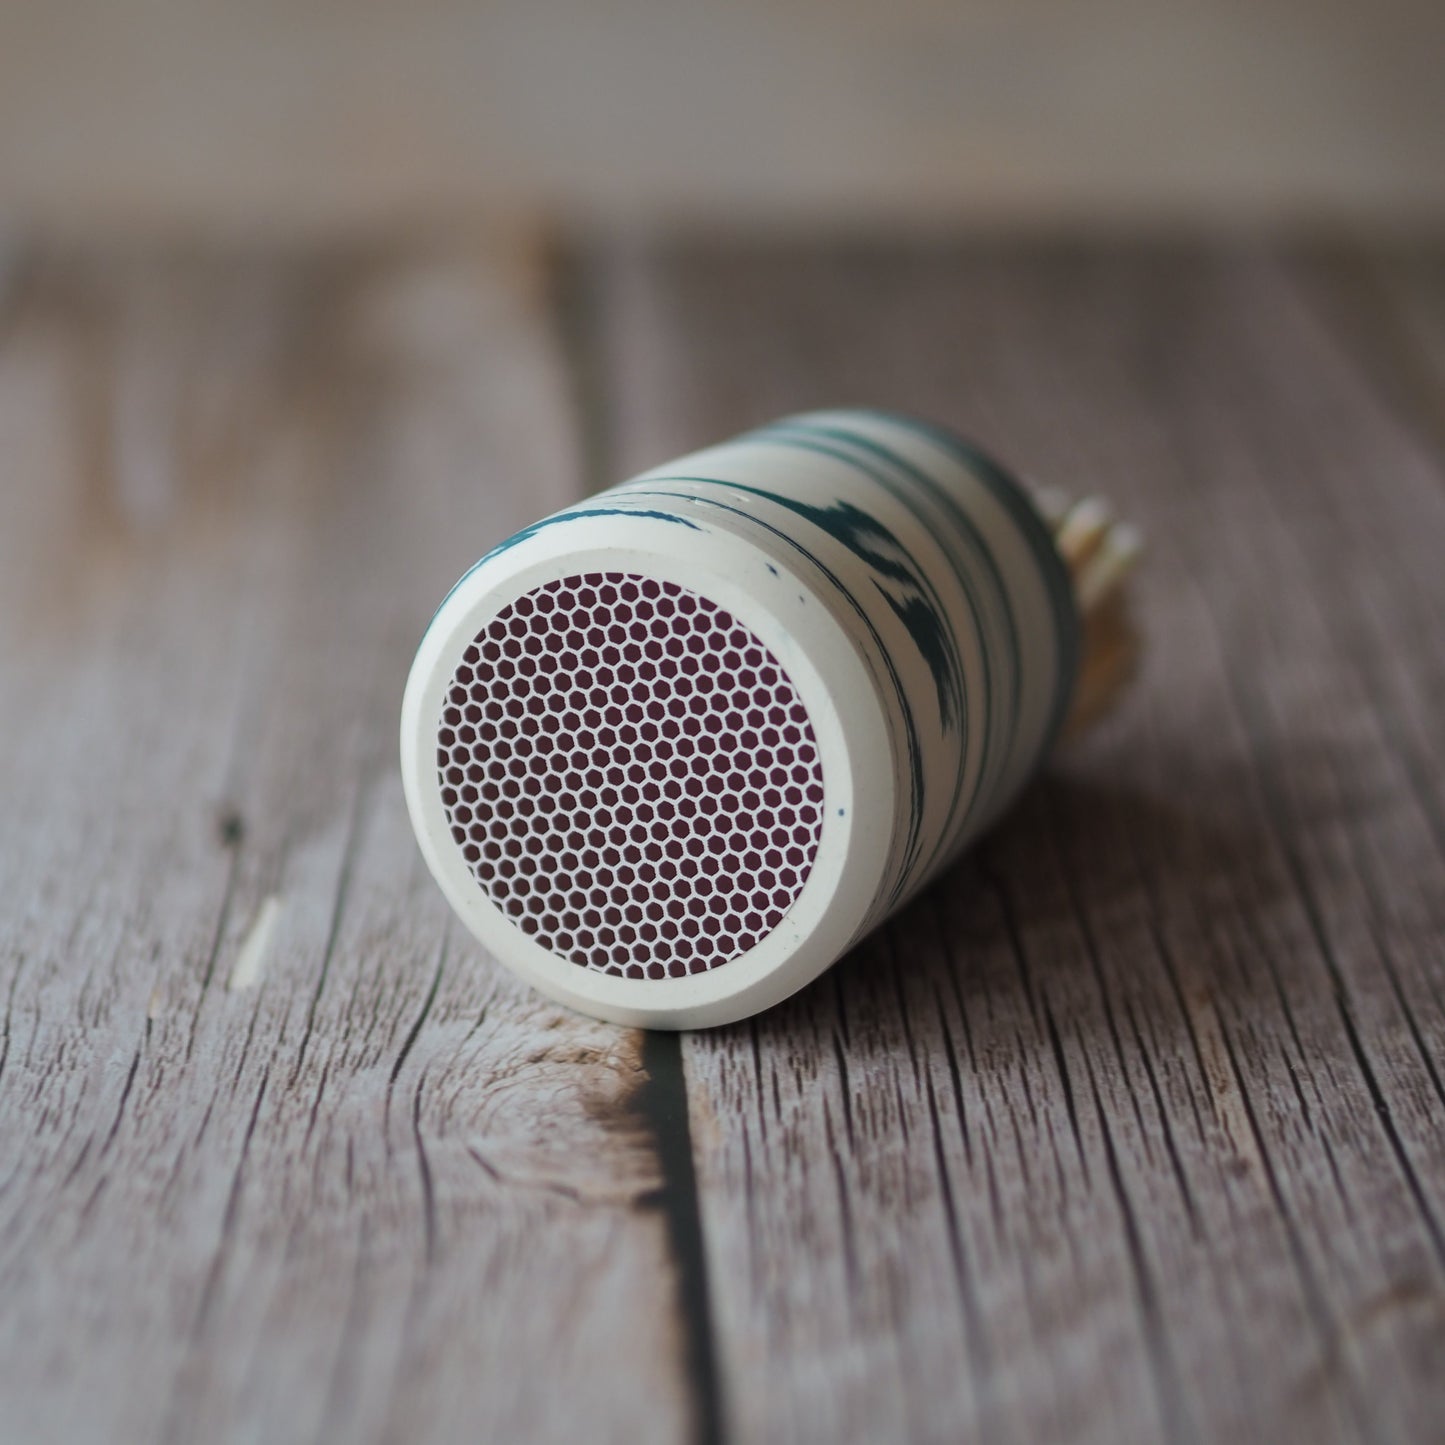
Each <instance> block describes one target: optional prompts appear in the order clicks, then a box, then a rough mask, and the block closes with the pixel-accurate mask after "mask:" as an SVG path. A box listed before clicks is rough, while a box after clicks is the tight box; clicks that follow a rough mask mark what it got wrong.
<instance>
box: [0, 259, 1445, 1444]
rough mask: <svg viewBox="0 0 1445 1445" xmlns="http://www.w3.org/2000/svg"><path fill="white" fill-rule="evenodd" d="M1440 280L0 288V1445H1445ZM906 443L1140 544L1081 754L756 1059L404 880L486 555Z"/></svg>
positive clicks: (937, 275)
mask: <svg viewBox="0 0 1445 1445" xmlns="http://www.w3.org/2000/svg"><path fill="white" fill-rule="evenodd" d="M1441 274H1442V272H1441V270H1440V263H1439V261H1438V258H1437V257H1436V256H1435V254H1434V253H1433V252H1429V251H1428V250H1425V249H1421V250H1420V251H1419V252H1418V253H1412V254H1406V253H1405V252H1402V251H1398V250H1395V251H1386V250H1384V249H1374V250H1367V251H1366V252H1364V253H1354V254H1346V253H1340V254H1338V255H1336V256H1334V257H1333V258H1331V259H1330V260H1329V261H1328V264H1325V263H1324V262H1322V261H1321V259H1320V258H1319V257H1318V256H1316V255H1310V256H1304V257H1295V256H1293V255H1291V256H1288V257H1283V258H1281V257H1279V256H1276V255H1273V254H1271V253H1269V252H1266V251H1263V250H1260V249H1256V248H1251V247H1247V246H1240V247H1237V248H1231V247H1215V248H1185V247H1176V248H1168V247H1154V248H1144V247H1127V246H1110V247H1100V246H1090V247H1084V246H1060V245H1056V246H1037V247H1033V248H1026V247H1004V246H1002V245H993V246H989V245H977V244H975V245H969V246H958V247H952V246H946V245H941V244H940V245H934V246H909V245H892V246H878V247H871V248H870V247H852V248H848V247H841V246H813V245H802V244H798V245H794V246H783V245H779V246H773V247H757V246H752V247H743V246H724V247H717V248H710V247H708V246H704V245H700V244H691V245H679V246H675V247H653V246H649V245H646V244H635V245H630V244H619V245H617V246H614V247H607V248H602V249H601V250H598V251H594V252H588V251H585V250H584V251H579V252H578V253H577V256H576V262H575V264H574V265H572V266H571V267H570V268H568V270H567V272H566V273H565V274H562V275H557V274H555V273H554V272H553V271H552V270H551V269H550V268H549V266H548V265H547V263H546V261H545V259H544V258H543V257H542V256H541V255H540V254H539V253H538V252H537V250H536V248H535V247H528V246H515V247H507V246H487V247H480V246H465V245H455V246H451V247H430V248H429V247H424V246H420V245H417V246H412V247H407V248H404V249H400V250H392V251H375V252H344V251H325V252H316V253H301V252H288V251H278V252H264V251H254V250H252V251H245V252H236V253H231V254H222V253H217V252H209V253H186V252H156V251H144V250H142V251H133V252H126V251H122V250H115V249H108V250H97V251H90V252H59V251H55V250H46V251H41V252H39V253H32V252H28V251H26V250H24V249H23V248H21V249H18V250H17V249H15V248H13V247H11V248H7V250H6V253H5V264H4V265H3V266H0V459H3V462H4V465H5V468H6V476H5V480H4V484H3V485H0V737H3V739H4V741H5V747H4V749H3V750H0V796H3V797H4V799H5V803H6V808H5V813H4V817H3V820H0V877H3V878H4V879H5V883H6V889H5V907H4V909H3V910H0V999H3V1003H0V1440H6V1441H8V1440H11V1439H13V1440H17V1441H21V1440H23V1441H26V1442H29V1441H32V1440H39V1441H49V1440H57V1441H58V1440H64V1441H67V1442H69V1441H79V1442H87V1441H92V1440H104V1441H106V1442H130V1441H188V1440H192V1439H215V1440H232V1439H253V1438H256V1439H264V1440H267V1441H272V1440H275V1441H291V1440H297V1441H301V1440H316V1439H332V1438H343V1439H357V1440H361V1441H379V1442H386V1441H396V1440H408V1441H412V1440H415V1441H448V1440H475V1439H496V1440H522V1439H525V1440H543V1441H545V1440H563V1439H568V1440H571V1439H575V1438H587V1439H589V1440H590V1439H600V1440H619V1441H621V1440H627V1441H629V1442H631V1441H637V1440H642V1441H648V1440H658V1441H668V1442H672V1441H681V1440H685V1439H693V1440H698V1441H722V1440H739V1441H744V1440H766V1441H774V1440H799V1441H827V1442H830V1445H832V1442H855V1441H856V1442H860V1445H861V1442H870V1445H871V1442H874V1441H880V1440H918V1441H933V1440H938V1441H950V1442H951V1441H957V1440H980V1441H1001V1442H1011V1441H1017V1442H1034V1441H1041V1442H1047V1441H1051V1440H1069V1441H1095V1440H1098V1441H1107V1442H1111V1445H1112V1442H1127V1441H1133V1440H1154V1439H1160V1438H1168V1439H1171V1440H1179V1441H1201V1442H1202V1441H1215V1440H1230V1441H1239V1442H1252V1441H1270V1442H1275V1441H1279V1440H1292V1439H1297V1438H1311V1439H1317V1440H1319V1441H1320V1442H1322V1445H1323V1442H1328V1441H1361V1440H1381V1441H1400V1442H1410V1445H1414V1442H1420V1445H1424V1442H1426V1441H1431V1440H1433V1439H1434V1438H1436V1437H1437V1436H1438V1433H1439V1420H1440V1419H1441V1418H1442V1416H1445V1386H1442V1385H1441V1383H1440V1379H1439V1369H1438V1361H1439V1359H1440V1355H1441V1350H1442V1348H1445V951H1442V944H1441V940H1442V938H1445V886H1442V883H1445V876H1442V875H1445V870H1442V867H1441V859H1442V853H1445V775H1442V769H1441V765H1440V760H1439V759H1440V744H1441V729H1440V722H1439V720H1440V718H1441V717H1442V716H1445V651H1442V649H1441V647H1440V645H1439V641H1438V637H1439V627H1440V621H1441V618H1442V617H1445V571H1442V569H1441V567H1440V565H1439V561H1438V558H1439V555H1440V548H1441V541H1442V538H1445V488H1442V485H1441V482H1442V476H1441V473H1442V456H1445V430H1442V429H1441V428H1440V426H1439V424H1438V423H1439V418H1440V416H1441V413H1440V410H1439V396H1440V394H1441V379H1442V376H1445V371H1442V369H1441V363H1440V362H1439V361H1438V357H1440V356H1445V350H1442V349H1441V347H1442V344H1445V343H1442V337H1445V323H1442V319H1441V318H1442V317H1445V308H1442V306H1441V304H1440V297H1441V295H1442V292H1441V290H1440V282H1439V278H1440V276H1441ZM850 402H865V403H875V404H882V405H890V404H891V405H899V406H903V407H906V408H909V409H912V410H916V411H919V412H922V413H925V414H931V415H934V416H937V417H939V418H940V419H943V420H946V421H952V422H955V423H957V424H959V425H960V426H962V427H964V428H965V429H966V430H968V431H970V432H972V433H973V434H975V435H976V436H977V437H978V438H979V439H981V440H983V441H985V442H986V443H987V444H989V445H990V446H992V447H993V448H995V449H996V450H997V451H999V452H1000V453H1001V454H1002V455H1004V456H1006V457H1008V458H1010V459H1011V460H1013V461H1014V462H1015V463H1016V464H1018V465H1019V466H1021V467H1022V468H1023V469H1025V470H1026V471H1028V472H1030V473H1032V474H1034V475H1036V476H1037V477H1038V478H1039V479H1040V480H1045V481H1051V482H1056V483H1058V484H1060V485H1062V486H1064V487H1066V488H1068V489H1069V490H1071V491H1074V492H1077V493H1084V492H1098V493H1101V494H1103V495H1106V496H1110V497H1112V498H1114V500H1115V501H1116V502H1117V503H1118V505H1119V506H1120V508H1121V509H1122V510H1124V511H1126V512H1127V513H1128V514H1129V515H1130V516H1132V517H1133V518H1134V519H1136V520H1137V521H1138V522H1139V523H1140V524H1141V525H1142V526H1143V528H1144V530H1145V532H1146V534H1147V535H1148V538H1149V547H1150V558H1149V562H1148V565H1147V566H1146V568H1145V570H1144V572H1143V574H1142V576H1141V578H1140V582H1139V586H1140V595H1141V606H1140V608H1139V611H1140V614H1141V617H1142V619H1143V621H1144V623H1145V628H1146V633H1147V656H1146V664H1145V669H1144V674H1143V677H1142V679H1141V682H1140V685H1139V686H1138V688H1137V689H1136V691H1135V693H1134V694H1133V696H1132V698H1131V700H1130V701H1129V702H1128V704H1127V705H1126V706H1125V707H1124V709H1123V710H1121V711H1120V712H1119V713H1118V714H1117V715H1116V716H1115V717H1114V718H1113V719H1112V720H1110V721H1109V722H1108V723H1107V724H1105V725H1104V726H1103V727H1101V728H1100V729H1099V730H1097V731H1096V732H1094V733H1093V734H1091V735H1090V736H1088V737H1087V738H1086V739H1085V740H1084V741H1082V742H1081V743H1080V744H1078V745H1076V746H1074V747H1073V748H1071V749H1070V750H1069V751H1067V752H1066V753H1064V754H1063V755H1061V756H1060V758H1059V759H1058V760H1057V762H1056V764H1055V765H1054V767H1053V768H1052V769H1051V770H1050V772H1049V774H1048V776H1047V777H1046V778H1045V779H1044V780H1042V781H1041V782H1040V783H1039V784H1038V785H1037V786H1035V787H1034V788H1033V789H1032V790H1031V791H1030V792H1029V793H1028V795H1027V796H1026V797H1025V799H1024V800H1023V802H1022V803H1021V805H1020V807H1019V808H1018V809H1017V810H1016V812H1015V813H1014V814H1013V815H1012V816H1011V817H1009V818H1008V819H1007V820H1005V822H1004V823H1003V824H1001V825H1000V826H999V828H998V829H997V830H996V831H995V832H994V833H993V835H992V836H991V837H990V838H989V839H988V840H987V842H986V843H985V845H984V846H983V847H982V848H980V849H979V850H977V851H976V852H975V853H974V854H973V855H972V856H971V857H970V858H968V859H967V860H965V861H964V863H963V864H962V865H961V866H960V867H959V868H958V869H957V870H955V871H954V872H953V873H952V874H951V875H950V876H949V877H948V878H946V879H945V880H943V881H942V882H941V883H940V884H939V885H938V886H936V887H935V888H934V889H933V890H931V891H930V892H929V893H928V894H927V895H926V896H925V897H923V898H922V899H920V900H919V901H918V902H917V903H916V904H915V905H914V906H913V907H911V908H910V909H909V910H908V911H907V912H906V913H905V914H903V915H902V916H901V917H900V918H899V919H898V920H897V921H896V922H895V923H894V924H893V925H891V926H890V927H889V928H887V929H886V930H884V931H883V932H882V933H881V934H879V935H878V936H877V937H875V938H874V939H872V940H870V941H868V942H867V943H866V944H865V945H864V946H863V947H861V948H860V949H858V950H857V951H856V953H855V954H854V955H853V956H852V957H850V958H849V959H847V960H846V961H845V962H844V963H843V964H842V965H841V966H840V967H839V968H838V969H836V970H834V971H833V972H832V973H831V974H830V975H828V976H827V977H825V978H824V979H823V980H821V981H820V982H819V983H818V984H817V985H815V986H814V987H812V988H810V989H808V990H807V991H805V992H804V993H803V994H802V995H800V996H799V997H798V998H796V999H795V1000H793V1001H791V1002H790V1003H789V1004H787V1005H785V1006H784V1007H782V1008H781V1009H778V1010H776V1011H774V1012H773V1013H770V1014H768V1015H765V1016H763V1017H762V1018H759V1019H757V1020H755V1021H753V1022H752V1023H751V1024H748V1025H744V1026H739V1027H736V1028H731V1029H726V1030H720V1031H717V1032H714V1033H710V1034H700V1035H693V1036H687V1037H684V1038H682V1039H678V1038H677V1037H676V1036H671V1035H655V1036H650V1037H648V1038H646V1039H643V1038H641V1037H639V1036H638V1035H637V1034H635V1033H631V1032H628V1031H623V1030H614V1029H612V1028H609V1027H606V1026H603V1025H600V1024H593V1023H590V1022H588V1021H586V1020H584V1019H580V1018H578V1017H576V1016H574V1015H570V1014H566V1013H564V1012H562V1011H560V1010H558V1009H554V1008H552V1007H550V1006H548V1005H546V1004H544V1003H542V1002H541V1001H540V1000H538V999H537V998H535V997H534V996H532V995H531V994H529V993H528V992H526V991H525V990H524V989H522V988H521V987H519V986H517V985H515V984H513V983H512V982H510V981H509V979H508V978H507V977H505V976H503V975H501V974H499V973H498V972H497V971H496V970H495V968H494V967H493V965H492V964H491V963H490V962H489V961H488V960H487V959H486V958H485V956H484V955H482V953H481V952H480V950H479V949H478V948H477V947H476V946H475V945H474V944H473V943H472V942H471V941H470V940H469V939H468V938H467V936H466V935H465V934H464V932H463V931H462V930H461V929H460V927H459V926H457V925H454V924H453V923H452V922H451V920H450V917H449V914H448V912H447V909H446V907H445V905H444V903H443V902H442V900H441V899H440V897H439V895H438V894H437V892H436V890H435V888H434V886H433V885H432V884H431V882H430V880H429V879H428V878H427V877H426V875H425V870H424V868H423V867H422V865H421V863H420V860H419V858H418V856H417V854H416V850H415V847H414V844H413V842H412V839H411V836H410V830H409V828H408V826H407V822H406V818H405V813H404V808H403V805H402V800H401V795H400V787H399V783H398V781H397V776H396V768H395V761H394V727H395V717H396V712H397V709H398V706H399V699H400V691H401V685H402V680H403V677H404V673H405V669H406V666H407V663H408V660H409V656H410V652H411V649H412V647H413V645H414V643H415V641H416V639H417V637H418V636H419V634H420V632H421V629H422V627H423V626H424V624H425V621H426V618H427V616H428V614H429V612H430V609H431V608H432V607H433V606H434V605H435V603H436V601H437V600H438V598H439V597H440V595H441V593H442V592H443V591H444V590H445V587H446V585H447V584H448V583H449V582H450V580H451V579H452V577H453V576H455V575H456V574H457V573H458V572H459V571H460V570H461V569H462V568H463V567H464V566H465V565H466V564H467V563H469V562H470V561H472V560H473V559H474V558H475V557H476V556H477V555H478V554H479V553H480V552H481V551H482V550H483V549H484V548H485V547H486V545H487V544H488V543H489V542H490V541H492V540H495V539H496V538H498V537H499V536H501V535H503V534H505V533H506V532H507V531H509V530H511V529H513V528H514V527H516V526H517V525H519V524H521V523H523V522H525V521H527V520H529V519H531V518H532V517H534V516H536V515H537V514H539V513H541V512H544V511H546V510H548V509H549V508H551V507H554V506H557V505H560V504H561V503H562V502H564V501H565V500H567V499H568V498H569V497H570V496H572V495H575V493H576V491H577V490H578V488H579V487H580V486H581V485H582V483H583V476H584V473H585V474H587V476H588V477H589V478H590V479H591V480H594V481H601V480H610V479H615V478H619V477H621V476H624V475H626V473H627V472H628V471H630V470H633V469H635V468H637V467H640V466H642V465H646V464H650V463H652V462H656V461H659V460H661V459H663V458H665V457H666V456H668V455H670V454H672V453H675V452H677V451H679V450H681V449H684V448H687V447H690V446H693V445H695V444H699V443H702V442H705V441H708V440H711V439H715V438H718V437H720V436H722V435H725V434H727V433H728V432H730V431H734V430H736V429H738V428H740V427H742V426H746V425H748V424H750V423H753V422H755V421H759V420H763V419H766V418H767V417H769V416H772V415H774V414H777V413H779V412H783V411H787V410H791V409H796V408H801V407H806V406H812V405H819V404H833V403H850Z"/></svg>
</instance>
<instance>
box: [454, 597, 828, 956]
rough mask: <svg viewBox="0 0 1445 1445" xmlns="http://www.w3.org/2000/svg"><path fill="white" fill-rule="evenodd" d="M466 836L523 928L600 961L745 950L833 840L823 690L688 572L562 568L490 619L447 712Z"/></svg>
mask: <svg viewBox="0 0 1445 1445" xmlns="http://www.w3.org/2000/svg"><path fill="white" fill-rule="evenodd" d="M437 743H438V747H437V772H438V780H439V784H440V787H441V796H442V802H443V804H444V806H445V809H446V816H447V821H448V823H449V825H450V827H451V833H452V837H453V838H454V839H455V841H456V844H457V846H458V847H459V848H460V849H461V851H462V855H463V857H464V858H465V859H466V862H467V865H468V867H469V868H470V870H471V873H472V876H473V877H474V878H475V879H476V881H477V884H478V885H479V886H480V887H481V888H482V889H483V890H484V891H485V892H486V894H487V895H488V896H489V897H490V898H491V900H492V902H493V903H495V904H496V906H497V907H498V908H499V909H501V910H502V912H503V913H505V914H506V915H507V916H508V917H510V918H511V919H512V921H513V922H514V923H515V924H516V926H517V927H518V928H520V929H521V930H522V931H523V932H524V933H526V934H528V935H530V936H531V937H532V938H533V939H535V940H536V942H537V943H539V944H541V945H542V947H544V948H546V949H549V950H551V951H552V952H553V953H555V954H557V955H558V956H560V957H563V958H567V959H570V960H571V961H572V962H573V963H575V964H577V965H579V966H580V967H582V968H587V969H592V970H595V971H597V972H601V973H608V974H613V975H618V976H622V977H627V978H665V977H669V976H671V977H680V976H682V975H684V974H688V973H701V972H704V971H705V970H707V969H711V968H717V967H718V966H720V965H722V964H725V963H728V962H729V961H730V960H732V959H734V958H737V957H738V956H739V955H741V954H743V953H746V952H747V951H748V950H749V949H751V948H752V947H754V945H756V944H757V943H758V942H759V941H761V940H762V939H763V938H764V937H766V936H767V935H768V934H769V933H770V932H771V931H772V930H773V929H775V928H776V927H777V926H778V924H779V922H781V920H782V918H783V916H784V915H785V914H786V913H787V911H788V909H789V908H791V907H792V905H793V903H794V901H795V900H796V899H797V897H798V895H799V893H801V892H802V889H803V885H804V883H805V882H806V881H807V878H808V874H809V872H810V871H811V869H812V867H813V862H814V859H815V857H816V855H817V849H818V838H819V834H820V832H821V830H822V820H823V771H822V763H821V760H820V758H819V755H818V747H817V740H816V738H815V737H814V734H813V727H812V723H811V721H810V720H809V717H808V713H807V709H806V708H805V707H804V706H803V703H802V700H801V698H800V697H799V695H798V692H797V690H796V688H795V687H794V686H793V683H792V681H791V680H790V679H789V678H788V676H787V674H786V673H785V672H784V671H783V669H782V667H781V666H780V665H779V663H778V661H777V659H776V658H775V657H774V656H773V654H772V653H771V652H770V651H769V650H768V649H767V648H766V647H765V646H764V645H763V644H762V643H761V642H760V641H759V640H758V639H757V638H756V637H755V636H754V635H753V634H752V633H751V632H750V631H749V630H748V629H747V628H745V627H743V626H742V625H741V624H740V623H739V622H738V621H737V620H736V619H735V618H734V617H733V616H732V615H731V614H730V613H728V612H726V611H724V610H723V609H722V608H720V607H718V606H717V605H716V604H715V603H713V602H710V601H709V600H708V599H707V598H705V597H702V596H700V595H698V594H697V593H695V592H692V591H690V590H689V589H688V588H686V587H682V586H679V585H677V584H676V583H672V582H664V581H659V580H658V579H656V578H652V577H645V576H639V575H635V574H630V573H619V572H606V573H588V574H586V575H584V576H574V577H566V578H563V579H561V580H560V581H556V582H549V583H547V584H545V585H544V586H541V587H538V588H536V589H534V590H533V591H531V592H528V593H527V594H525V595H524V596H522V597H519V598H517V599H516V600H515V601H514V602H512V603H510V604H509V605H508V606H507V607H505V608H504V609H503V610H502V611H501V612H499V613H498V614H497V616H496V617H495V618H494V619H493V620H492V621H491V622H490V623H489V624H488V626H487V627H486V628H485V629H484V630H483V631H481V632H480V633H478V634H477V636H476V637H475V638H474V639H473V641H472V642H471V644H470V645H469V646H468V647H467V649H466V651H465V652H464V654H463V657H462V661H461V663H460V664H459V665H458V667H457V669H456V672H455V673H454V674H453V676H452V680H451V684H450V686H449V688H448V690H447V695H446V699H445V701H444V703H443V706H442V714H441V717H440V719H439V720H438V731H437Z"/></svg>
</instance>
